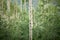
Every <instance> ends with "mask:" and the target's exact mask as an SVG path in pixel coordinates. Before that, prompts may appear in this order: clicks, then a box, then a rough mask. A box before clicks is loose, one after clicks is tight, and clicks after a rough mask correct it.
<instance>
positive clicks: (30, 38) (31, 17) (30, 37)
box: [29, 0, 33, 40]
mask: <svg viewBox="0 0 60 40" xmlns="http://www.w3.org/2000/svg"><path fill="white" fill-rule="evenodd" d="M32 27H33V14H32V0H29V40H32Z"/></svg>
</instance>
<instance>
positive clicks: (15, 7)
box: [14, 0, 17, 18]
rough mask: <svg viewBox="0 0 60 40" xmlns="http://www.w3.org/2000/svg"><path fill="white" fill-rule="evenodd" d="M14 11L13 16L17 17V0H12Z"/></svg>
mask: <svg viewBox="0 0 60 40" xmlns="http://www.w3.org/2000/svg"><path fill="white" fill-rule="evenodd" d="M14 4H15V5H14V13H15V18H17V0H14Z"/></svg>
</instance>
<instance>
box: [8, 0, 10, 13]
mask: <svg viewBox="0 0 60 40" xmlns="http://www.w3.org/2000/svg"><path fill="white" fill-rule="evenodd" d="M7 11H8V12H10V0H7Z"/></svg>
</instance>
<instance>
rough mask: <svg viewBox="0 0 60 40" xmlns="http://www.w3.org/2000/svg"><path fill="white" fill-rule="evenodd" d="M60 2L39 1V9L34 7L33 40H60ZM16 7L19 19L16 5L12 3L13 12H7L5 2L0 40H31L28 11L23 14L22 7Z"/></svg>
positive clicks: (1, 19) (53, 0)
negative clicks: (15, 10) (15, 11)
mask: <svg viewBox="0 0 60 40" xmlns="http://www.w3.org/2000/svg"><path fill="white" fill-rule="evenodd" d="M59 2H60V1H59V0H47V1H43V0H39V2H38V6H37V8H34V7H33V10H32V13H33V35H32V36H33V40H60V12H59V11H60V9H59V7H60V3H59ZM55 3H56V4H55ZM16 7H17V17H16V14H15V13H14V11H13V10H14V4H13V3H12V2H11V8H10V10H11V11H10V12H7V6H6V1H4V9H3V14H1V13H0V40H29V13H28V10H26V11H24V9H23V11H22V12H21V10H20V7H18V5H17V6H16Z"/></svg>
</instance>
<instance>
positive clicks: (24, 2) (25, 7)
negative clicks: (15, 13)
mask: <svg viewBox="0 0 60 40" xmlns="http://www.w3.org/2000/svg"><path fill="white" fill-rule="evenodd" d="M24 11H25V12H26V0H24Z"/></svg>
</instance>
